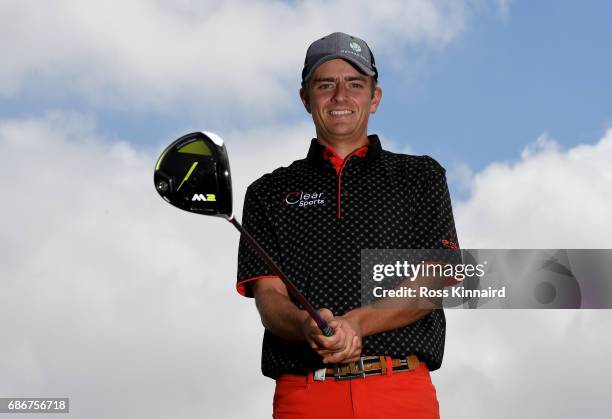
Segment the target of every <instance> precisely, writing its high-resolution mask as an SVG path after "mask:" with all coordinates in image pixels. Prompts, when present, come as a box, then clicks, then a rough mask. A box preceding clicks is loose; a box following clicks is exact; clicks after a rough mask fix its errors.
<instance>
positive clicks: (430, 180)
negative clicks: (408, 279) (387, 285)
mask: <svg viewBox="0 0 612 419" xmlns="http://www.w3.org/2000/svg"><path fill="white" fill-rule="evenodd" d="M369 139H370V145H369V146H368V149H367V153H363V152H354V153H351V155H349V156H347V158H346V159H345V160H344V161H343V162H341V164H338V163H337V166H338V168H337V169H336V168H335V167H334V164H333V163H332V161H333V160H334V159H333V158H332V157H333V156H330V153H329V152H330V150H327V149H326V148H325V147H324V146H323V145H321V144H320V143H319V142H318V141H317V140H316V139H313V140H312V142H311V145H310V150H309V151H308V156H307V157H306V158H305V159H302V160H297V161H295V162H293V163H292V164H291V165H290V166H289V167H281V168H279V169H277V170H275V171H274V172H272V173H269V174H266V175H264V176H262V177H261V178H259V179H258V180H256V181H255V182H253V183H252V184H251V185H250V186H249V187H248V189H247V192H246V196H245V201H244V212H243V225H244V227H245V229H246V230H248V231H249V232H250V233H251V234H252V235H253V236H254V237H255V238H256V239H257V240H258V241H259V242H260V244H261V245H262V246H263V247H264V248H265V249H266V250H267V251H268V252H269V254H270V256H271V257H272V259H274V260H275V261H276V262H277V263H278V264H279V265H280V267H281V269H282V270H283V271H284V272H285V274H287V276H288V277H289V278H290V279H291V280H292V281H293V282H294V283H295V284H296V286H297V287H298V288H299V289H300V291H301V292H302V293H303V294H304V296H305V297H306V298H307V299H308V300H309V301H310V302H311V303H312V305H313V306H314V307H315V308H328V309H330V310H331V311H332V312H333V313H334V314H335V315H342V314H344V313H346V312H347V311H349V310H352V309H354V308H356V307H359V306H360V300H361V296H360V293H361V285H360V281H361V273H360V261H361V249H438V248H444V247H449V246H448V243H451V244H453V245H455V244H456V243H457V236H456V232H455V225H454V220H453V213H452V208H451V201H450V196H449V193H448V187H447V183H446V177H445V171H444V169H443V168H442V166H440V165H439V164H438V163H437V162H436V161H435V160H434V159H432V158H431V157H429V156H410V155H404V154H396V153H391V152H389V151H386V150H383V149H382V148H381V145H380V141H379V139H378V137H377V136H376V135H371V136H369ZM362 151H363V150H362ZM360 156H363V157H360ZM273 276H275V275H274V274H273V273H272V271H271V270H270V269H269V268H268V267H267V266H266V265H265V264H264V262H263V261H262V260H261V259H260V258H259V257H258V256H257V255H256V254H255V252H254V251H253V250H252V249H251V248H250V247H249V245H248V244H247V243H246V242H245V241H244V240H241V241H240V247H239V252H238V283H237V289H238V291H239V292H240V293H241V294H242V295H245V296H248V297H252V296H253V295H252V292H251V289H250V282H251V281H254V280H257V279H258V278H262V277H273ZM445 331H446V326H445V318H444V312H443V311H442V310H434V311H433V312H432V313H430V314H428V315H427V316H425V317H423V318H422V319H420V320H418V321H416V322H415V323H413V324H411V325H408V326H405V327H402V328H399V329H395V330H391V331H387V332H383V333H380V334H377V335H373V336H367V337H364V338H363V349H362V355H364V356H366V355H390V356H395V357H405V356H407V355H410V354H416V355H417V356H418V357H419V358H420V359H421V360H422V361H424V362H426V364H427V366H428V367H429V369H430V370H435V369H438V368H439V367H440V365H441V363H442V356H443V353H444V337H445ZM261 366H262V372H263V374H264V375H266V376H268V377H272V378H276V377H278V376H280V375H282V374H284V373H291V374H306V373H307V372H308V371H311V370H314V369H318V368H322V367H323V363H322V358H321V357H320V356H319V355H318V354H317V353H316V352H314V351H313V350H312V349H310V347H309V346H308V344H307V343H306V342H305V341H286V340H283V339H280V338H278V337H277V336H275V335H273V334H272V333H270V332H269V331H268V330H266V331H265V332H264V338H263V349H262V365H261Z"/></svg>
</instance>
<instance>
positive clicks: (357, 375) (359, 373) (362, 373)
mask: <svg viewBox="0 0 612 419" xmlns="http://www.w3.org/2000/svg"><path fill="white" fill-rule="evenodd" d="M350 364H356V366H357V372H354V373H353V372H350V371H349V372H347V373H346V374H343V373H342V372H341V371H340V368H341V367H342V366H341V365H340V364H336V365H335V366H334V379H335V380H336V381H343V380H350V379H352V378H365V376H366V373H365V369H364V367H363V357H360V358H359V360H358V361H355V362H351V363H349V364H346V365H350ZM349 370H350V367H349Z"/></svg>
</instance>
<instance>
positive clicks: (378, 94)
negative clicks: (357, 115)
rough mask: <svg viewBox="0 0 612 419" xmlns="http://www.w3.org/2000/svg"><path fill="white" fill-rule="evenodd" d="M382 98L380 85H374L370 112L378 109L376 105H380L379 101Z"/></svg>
mask: <svg viewBox="0 0 612 419" xmlns="http://www.w3.org/2000/svg"><path fill="white" fill-rule="evenodd" d="M381 99H382V88H381V87H380V86H376V87H375V88H374V94H373V95H372V102H371V103H370V113H375V112H376V110H377V109H378V105H380V101H381Z"/></svg>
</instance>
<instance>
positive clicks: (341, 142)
mask: <svg viewBox="0 0 612 419" xmlns="http://www.w3.org/2000/svg"><path fill="white" fill-rule="evenodd" d="M317 139H318V140H319V142H320V143H321V144H323V145H324V146H325V147H328V148H331V149H332V150H334V153H336V154H337V155H338V157H340V158H341V159H344V158H346V156H348V155H349V154H351V153H352V152H353V151H355V150H357V149H358V148H361V147H363V146H366V145H369V144H370V140H368V136H367V135H363V136H362V137H359V138H357V139H343V138H342V139H329V138H324V137H321V136H319V137H318V138H317Z"/></svg>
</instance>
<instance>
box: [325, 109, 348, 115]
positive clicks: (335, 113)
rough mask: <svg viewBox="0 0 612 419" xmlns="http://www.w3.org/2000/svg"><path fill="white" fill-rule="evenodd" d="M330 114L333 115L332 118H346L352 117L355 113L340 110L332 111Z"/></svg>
mask: <svg viewBox="0 0 612 419" xmlns="http://www.w3.org/2000/svg"><path fill="white" fill-rule="evenodd" d="M329 113H330V114H331V116H344V115H351V114H352V113H353V111H351V110H350V109H338V110H333V111H330V112H329Z"/></svg>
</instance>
